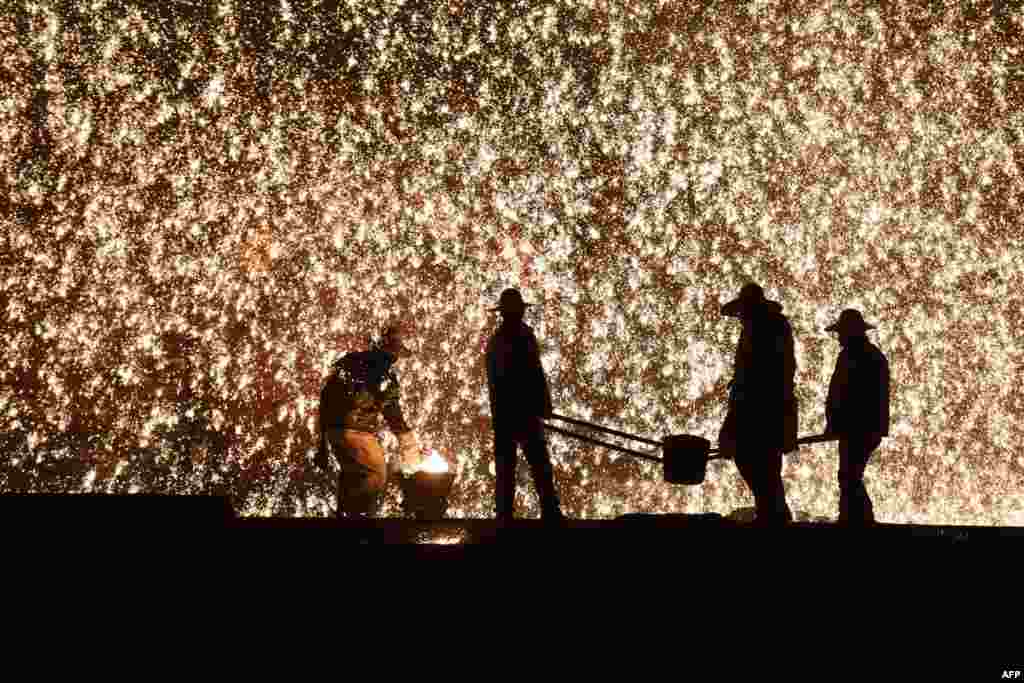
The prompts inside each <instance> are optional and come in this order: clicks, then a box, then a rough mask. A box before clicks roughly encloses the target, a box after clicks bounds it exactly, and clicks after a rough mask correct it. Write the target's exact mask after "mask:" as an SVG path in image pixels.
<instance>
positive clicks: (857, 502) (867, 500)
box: [839, 436, 881, 525]
mask: <svg viewBox="0 0 1024 683" xmlns="http://www.w3.org/2000/svg"><path fill="white" fill-rule="evenodd" d="M880 442H881V439H876V438H869V439H864V438H862V437H859V436H856V437H852V438H849V439H842V440H840V442H839V521H840V522H841V523H843V524H851V525H853V524H858V525H859V524H871V523H873V522H874V521H875V512H874V506H873V505H872V503H871V497H870V496H869V495H868V490H867V487H866V486H865V485H864V470H865V468H866V467H867V464H868V460H870V458H871V454H872V453H873V452H874V450H875V449H876V448H878V444H879V443H880Z"/></svg>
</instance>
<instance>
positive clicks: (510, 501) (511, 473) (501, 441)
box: [494, 432, 516, 521]
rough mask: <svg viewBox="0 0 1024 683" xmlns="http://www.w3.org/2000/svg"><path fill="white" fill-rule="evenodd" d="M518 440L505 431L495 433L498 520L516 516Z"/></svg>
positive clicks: (495, 498)
mask: <svg viewBox="0 0 1024 683" xmlns="http://www.w3.org/2000/svg"><path fill="white" fill-rule="evenodd" d="M515 497H516V441H515V439H514V438H513V437H512V435H510V434H507V433H505V432H495V433H494V509H495V513H496V517H497V519H498V521H508V520H511V519H512V518H513V517H514V516H515Z"/></svg>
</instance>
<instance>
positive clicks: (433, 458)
mask: <svg viewBox="0 0 1024 683" xmlns="http://www.w3.org/2000/svg"><path fill="white" fill-rule="evenodd" d="M419 470H420V471H421V472H430V473H431V474H444V473H445V472H447V471H448V461H447V460H445V459H444V458H442V457H441V454H440V453H438V452H437V451H434V450H432V451H431V452H430V455H429V456H428V457H427V458H426V459H425V460H424V461H423V462H421V463H420V466H419Z"/></svg>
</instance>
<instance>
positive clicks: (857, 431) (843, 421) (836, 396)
mask: <svg viewBox="0 0 1024 683" xmlns="http://www.w3.org/2000/svg"><path fill="white" fill-rule="evenodd" d="M874 328H875V326H874V325H869V324H868V323H866V322H864V316H862V315H861V313H860V311H858V310H855V309H852V308H848V309H846V310H845V311H843V312H842V313H840V314H839V320H838V321H836V322H835V323H833V324H832V325H829V326H828V327H826V328H825V329H826V330H827V331H829V332H834V333H835V334H836V336H837V337H838V339H839V344H840V345H841V346H842V351H840V352H839V357H838V358H837V359H836V369H835V371H834V372H833V373H832V381H831V382H830V383H829V386H828V403H827V404H826V405H825V421H826V424H825V431H826V433H829V434H835V435H837V436H838V437H839V522H840V523H841V524H849V525H864V524H872V523H873V522H874V521H875V513H874V509H873V507H872V505H871V498H870V496H868V491H867V488H865V486H864V468H865V467H867V464H868V460H869V459H870V458H871V454H872V453H873V452H874V450H875V449H876V448H878V445H879V444H880V443H882V437H884V436H887V435H888V434H889V361H888V360H887V359H886V357H885V354H883V353H882V352H881V351H880V350H879V349H878V347H877V346H875V345H874V344H872V343H871V342H870V341H869V340H868V338H867V331H868V330H872V329H874Z"/></svg>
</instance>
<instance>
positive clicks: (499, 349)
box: [485, 289, 562, 521]
mask: <svg viewBox="0 0 1024 683" xmlns="http://www.w3.org/2000/svg"><path fill="white" fill-rule="evenodd" d="M530 305H531V304H528V303H526V302H525V301H523V296H522V294H520V292H519V290H517V289H506V290H505V291H503V292H502V293H501V297H500V298H499V299H498V306H497V307H496V308H492V309H490V310H491V311H492V312H497V313H500V314H501V317H502V321H501V324H500V325H499V326H498V329H497V330H496V331H495V333H494V335H493V336H492V337H491V338H490V340H489V341H488V343H487V352H486V356H485V358H486V363H487V387H488V393H489V396H490V403H491V423H492V426H493V428H494V469H495V475H496V481H495V496H494V497H495V509H496V513H497V518H498V520H499V521H508V520H510V519H512V517H513V515H514V499H515V492H516V476H515V475H516V460H517V453H516V451H517V447H522V449H523V453H524V455H525V456H526V461H527V462H528V463H529V465H530V471H531V473H532V474H533V483H534V486H536V487H537V495H538V497H539V498H540V504H541V515H542V517H543V518H545V519H547V520H550V521H559V520H561V519H562V512H561V507H560V504H559V501H558V495H557V494H556V492H555V484H554V472H553V470H552V467H551V459H550V457H549V455H548V447H547V442H546V441H545V439H544V422H543V420H544V418H546V417H550V415H551V410H552V408H551V392H550V389H549V387H548V381H547V377H546V376H545V374H544V366H543V365H541V362H540V350H539V348H538V344H537V338H536V337H535V336H534V334H533V330H532V329H531V328H530V326H529V325H527V324H526V323H524V322H523V316H524V314H525V313H526V309H527V307H528V306H530Z"/></svg>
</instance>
